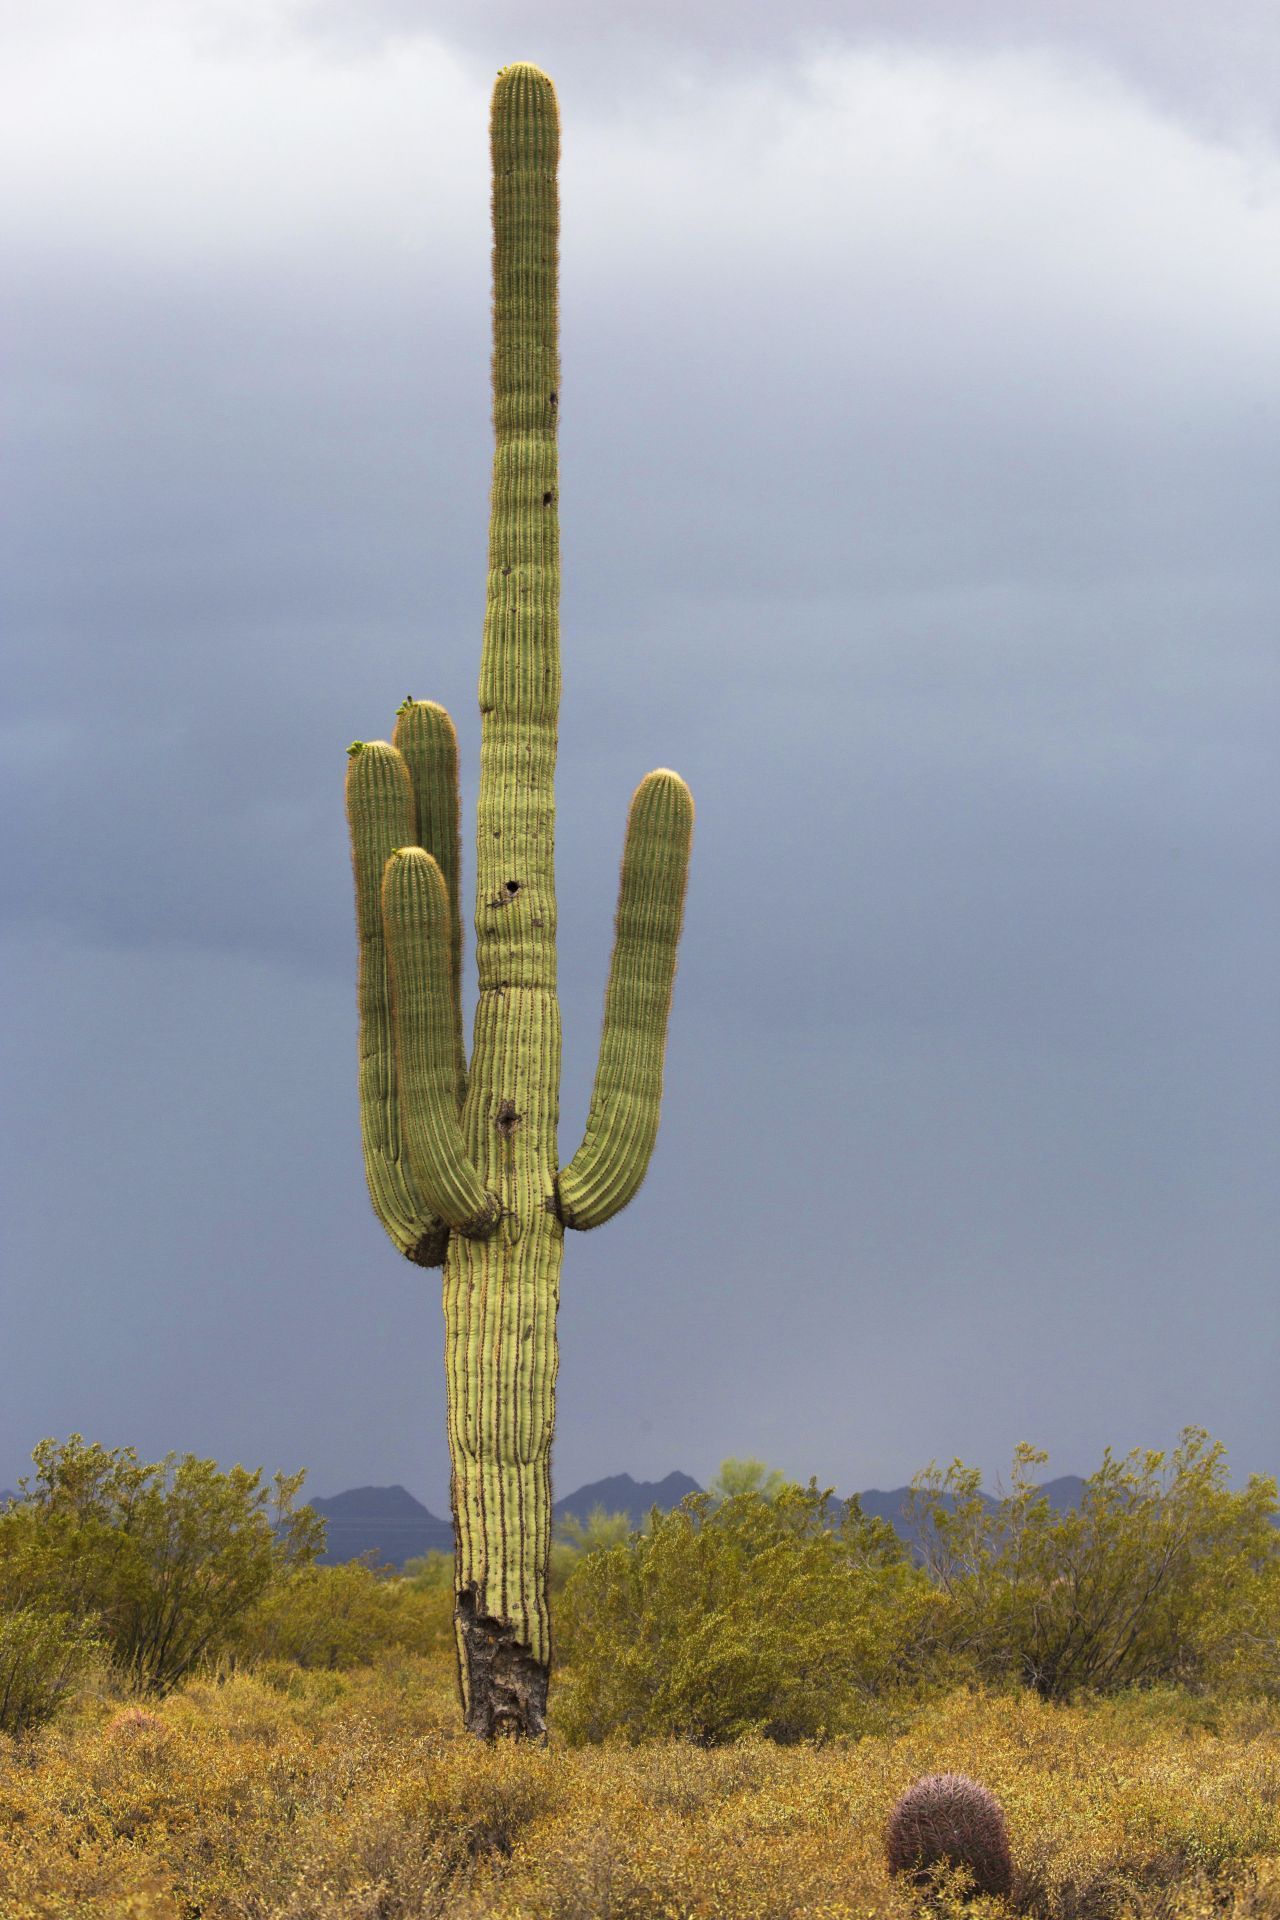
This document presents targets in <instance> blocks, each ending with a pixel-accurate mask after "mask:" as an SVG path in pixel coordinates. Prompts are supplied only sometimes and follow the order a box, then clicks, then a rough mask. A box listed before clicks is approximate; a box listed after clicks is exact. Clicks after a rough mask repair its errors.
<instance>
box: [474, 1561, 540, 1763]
mask: <svg viewBox="0 0 1280 1920" xmlns="http://www.w3.org/2000/svg"><path fill="white" fill-rule="evenodd" d="M454 1627H455V1630H456V1632H457V1636H458V1654H459V1659H460V1660H461V1662H462V1664H463V1666H464V1667H465V1670H466V1684H465V1686H464V1690H463V1691H464V1696H465V1699H466V1702H467V1705H466V1713H465V1717H464V1724H465V1726H466V1730H467V1732H468V1733H474V1734H478V1735H479V1736H480V1738H481V1739H482V1740H493V1739H495V1738H497V1737H498V1736H499V1735H501V1734H507V1735H518V1736H521V1737H523V1738H525V1739H532V1740H544V1739H545V1738H546V1733H547V1680H548V1675H549V1669H548V1668H547V1667H546V1666H544V1664H543V1663H542V1661H541V1660H538V1659H537V1658H535V1656H534V1655H533V1653H531V1652H530V1650H529V1648H528V1647H527V1646H525V1645H524V1643H523V1641H521V1640H520V1639H519V1638H518V1637H517V1635H516V1631H515V1629H514V1627H513V1626H512V1625H511V1623H510V1621H507V1620H497V1619H495V1618H494V1617H493V1615H492V1614H487V1613H482V1612H481V1611H480V1605H479V1593H478V1591H477V1589H476V1588H475V1587H474V1586H469V1587H464V1588H463V1589H462V1591H461V1593H459V1594H458V1595H457V1596H456V1598H455V1608H454Z"/></svg>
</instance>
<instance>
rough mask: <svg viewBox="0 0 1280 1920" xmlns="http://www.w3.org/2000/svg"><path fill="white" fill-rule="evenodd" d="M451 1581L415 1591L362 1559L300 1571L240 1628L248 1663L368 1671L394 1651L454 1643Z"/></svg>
mask: <svg viewBox="0 0 1280 1920" xmlns="http://www.w3.org/2000/svg"><path fill="white" fill-rule="evenodd" d="M452 1620H453V1582H452V1577H451V1578H450V1582H449V1585H448V1586H447V1587H445V1586H442V1585H432V1584H428V1585H424V1586H415V1585H414V1584H413V1582H412V1581H409V1580H403V1579H397V1578H390V1579H389V1578H386V1577H385V1576H380V1575H378V1574H377V1573H375V1572H374V1571H373V1570H372V1568H370V1567H367V1566H365V1565H363V1564H362V1563H361V1562H360V1561H358V1560H351V1561H347V1562H346V1563H345V1564H344V1565H341V1566H336V1567H314V1566H313V1567H302V1568H299V1569H298V1571H297V1572H295V1573H292V1574H289V1575H288V1576H286V1577H285V1578H284V1579H282V1580H279V1581H277V1582H276V1583H275V1585H274V1586H272V1587H270V1588H269V1589H268V1591H267V1592H266V1593H265V1594H264V1595H263V1597H262V1599H260V1600H259V1601H258V1602H257V1604H256V1605H255V1606H254V1608H253V1609H252V1611H251V1612H250V1613H248V1614H247V1615H246V1616H245V1617H244V1618H243V1619H242V1620H241V1622H240V1624H239V1625H238V1627H237V1629H236V1634H235V1639H234V1642H233V1645H234V1649H235V1651H236V1653H237V1654H238V1655H239V1656H240V1657H241V1658H243V1659H246V1660H249V1661H253V1660H273V1661H288V1662H292V1663H293V1664H295V1665H296V1666H299V1667H357V1666H367V1665H368V1664H369V1663H370V1662H371V1661H372V1660H374V1659H375V1658H376V1657H377V1655H378V1654H380V1653H382V1652H383V1651H385V1650H386V1649H388V1648H391V1647H400V1648H403V1649H404V1650H405V1651H407V1652H410V1653H429V1652H430V1651H431V1650H432V1649H433V1648H435V1647H439V1646H443V1645H444V1644H446V1642H447V1643H448V1644H450V1645H452V1641H453V1627H452Z"/></svg>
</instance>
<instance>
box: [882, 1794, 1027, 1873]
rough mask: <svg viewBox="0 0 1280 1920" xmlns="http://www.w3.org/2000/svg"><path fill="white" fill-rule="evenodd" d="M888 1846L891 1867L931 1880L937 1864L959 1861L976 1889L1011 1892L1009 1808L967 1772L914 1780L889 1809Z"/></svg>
mask: <svg viewBox="0 0 1280 1920" xmlns="http://www.w3.org/2000/svg"><path fill="white" fill-rule="evenodd" d="M885 1852H886V1854H887V1856H888V1861H889V1871H890V1872H891V1873H898V1874H908V1875H910V1876H911V1878H912V1879H913V1880H915V1881H916V1882H918V1883H924V1882H927V1880H928V1879H929V1876H930V1874H931V1872H932V1870H933V1868H935V1867H939V1866H946V1867H960V1868H963V1869H965V1870H967V1872H968V1873H969V1875H970V1877H971V1878H972V1881H973V1888H974V1891H975V1892H976V1893H1008V1892H1009V1889H1010V1886H1011V1885H1012V1881H1013V1862H1012V1859H1011V1856H1010V1853H1009V1835H1008V1832H1007V1830H1006V1828H1005V1820H1004V1812H1003V1809H1002V1808H1001V1805H1000V1802H999V1801H998V1800H997V1799H996V1797H995V1795H994V1793H991V1792H990V1791H989V1790H988V1789H987V1788H986V1787H984V1786H981V1785H979V1783H978V1782H977V1781H976V1780H971V1779H969V1777H968V1775H967V1774H963V1773H929V1774H925V1776H924V1777H923V1778H922V1779H920V1780H917V1781H915V1782H914V1783H913V1784H912V1785H911V1786H909V1787H908V1788H907V1790H906V1792H905V1793H903V1794H902V1795H901V1797H900V1798H899V1799H898V1801H897V1803H896V1805H895V1806H894V1809H893V1812H892V1813H891V1814H890V1815H889V1825H888V1829H887V1831H886V1834H885Z"/></svg>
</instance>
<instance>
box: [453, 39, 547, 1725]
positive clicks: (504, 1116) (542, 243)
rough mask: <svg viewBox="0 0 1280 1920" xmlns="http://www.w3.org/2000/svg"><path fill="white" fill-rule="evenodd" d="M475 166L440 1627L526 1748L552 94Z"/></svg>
mask: <svg viewBox="0 0 1280 1920" xmlns="http://www.w3.org/2000/svg"><path fill="white" fill-rule="evenodd" d="M491 142H492V160H493V426H494V442H495V444H494V457H493V491H492V496H491V512H490V520H489V577H488V587H487V593H486V603H485V623H484V647H483V652H482V655H481V662H480V716H481V719H480V802H479V810H478V813H477V818H476V960H477V965H478V968H479V974H480V999H479V1003H478V1005H477V1007H476V1022H475V1045H474V1050H473V1053H472V1061H471V1083H470V1086H469V1088H468V1090H467V1098H466V1103H465V1105H464V1107H463V1120H462V1130H463V1135H464V1138H465V1141H466V1145H467V1149H468V1152H469V1153H470V1154H471V1157H472V1159H473V1160H474V1162H475V1164H476V1166H477V1168H478V1169H479V1170H480V1174H481V1178H482V1179H483V1181H484V1184H485V1186H486V1187H487V1188H488V1189H489V1190H490V1192H492V1193H496V1194H497V1196H498V1198H499V1199H500V1201H501V1202H502V1221H501V1225H500V1226H499V1229H498V1231H497V1233H495V1234H494V1235H493V1236H492V1237H491V1238H490V1239H487V1240H470V1241H468V1240H462V1239H460V1238H455V1239H454V1240H453V1241H452V1242H451V1244H450V1248H449V1253H448V1257H447V1259H446V1261H445V1275H444V1308H445V1328H446V1333H445V1353H446V1365H447V1367H448V1371H449V1383H450V1399H451V1403H452V1409H453V1411H452V1416H451V1418H450V1422H449V1445H450V1450H451V1454H452V1460H453V1513H454V1529H455V1539H456V1542H457V1592H458V1608H457V1615H456V1631H457V1636H458V1663H459V1673H460V1676H461V1681H462V1698H463V1710H464V1714H465V1717H466V1722H467V1725H468V1727H470V1728H471V1729H472V1731H473V1732H476V1733H482V1734H491V1733H493V1732H495V1731H497V1730H499V1729H501V1728H503V1727H505V1726H508V1725H511V1726H514V1727H517V1728H518V1729H519V1730H520V1731H521V1732H523V1733H541V1732H542V1730H543V1728H544V1725H545V1718H546V1699H547V1676H548V1673H549V1670H550V1663H551V1623H550V1618H549V1616H548V1612H547V1557H548V1553H549V1550H550V1545H551V1430H552V1423H553V1419H554V1409H555V1381H556V1308H557V1305H558V1303H559V1298H560V1262H561V1257H562V1255H563V1251H564V1228H563V1227H562V1225H561V1224H560V1220H559V1216H558V1211H557V1208H556V1197H555V1193H556V1173H557V1170H558V1165H559V1162H558V1156H557V1133H558V1128H559V1120H560V1007H559V1003H558V1001H557V999H556V895H555V807H556V803H555V770H556V726H557V722H558V718H559V710H560V529H559V515H558V508H557V503H556V495H557V490H558V470H557V462H556V409H557V407H558V405H559V398H558V394H557V391H556V389H557V387H558V385H559V370H558V365H557V325H556V283H557V266H558V261H557V245H558V226H559V206H558V196H557V189H556V167H557V163H558V161H559V152H560V130H559V124H558V120H557V116H556V102H555V95H554V93H553V92H552V89H551V84H550V82H549V81H548V80H547V79H545V77H544V76H543V75H542V74H540V73H537V72H535V71H534V70H533V69H531V68H527V67H516V68H514V69H511V70H509V71H508V72H507V73H506V74H504V75H503V76H502V77H501V78H500V79H499V81H498V84H497V87H496V88H495V90H494V101H493V117H492V123H491Z"/></svg>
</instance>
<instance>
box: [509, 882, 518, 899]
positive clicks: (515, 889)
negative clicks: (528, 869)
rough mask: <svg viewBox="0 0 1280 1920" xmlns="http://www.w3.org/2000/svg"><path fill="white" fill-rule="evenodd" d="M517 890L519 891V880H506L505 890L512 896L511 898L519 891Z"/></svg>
mask: <svg viewBox="0 0 1280 1920" xmlns="http://www.w3.org/2000/svg"><path fill="white" fill-rule="evenodd" d="M519 891H520V882H519V881H518V880H508V882H507V892H508V893H509V894H510V895H511V896H512V898H513V899H514V897H515V895H516V894H517V893H519Z"/></svg>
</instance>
